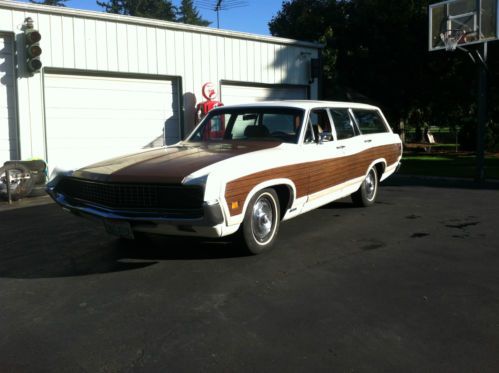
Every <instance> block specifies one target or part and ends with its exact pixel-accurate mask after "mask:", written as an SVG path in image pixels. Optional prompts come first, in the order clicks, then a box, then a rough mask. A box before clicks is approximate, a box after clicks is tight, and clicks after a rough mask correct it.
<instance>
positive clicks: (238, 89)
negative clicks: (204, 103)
mask: <svg viewBox="0 0 499 373" xmlns="http://www.w3.org/2000/svg"><path fill="white" fill-rule="evenodd" d="M221 98H222V100H221V101H222V102H223V103H224V105H233V104H244V103H248V102H255V101H271V100H306V99H307V88H306V87H302V86H296V87H292V86H286V87H284V86H275V87H251V86H242V85H230V84H222V87H221Z"/></svg>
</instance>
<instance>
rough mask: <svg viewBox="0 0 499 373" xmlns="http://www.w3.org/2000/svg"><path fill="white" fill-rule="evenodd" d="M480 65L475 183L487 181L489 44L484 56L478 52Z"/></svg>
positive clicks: (483, 53) (484, 49)
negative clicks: (486, 130) (486, 140)
mask: <svg viewBox="0 0 499 373" xmlns="http://www.w3.org/2000/svg"><path fill="white" fill-rule="evenodd" d="M476 53H477V55H478V59H479V61H477V62H478V63H477V65H478V126H477V132H476V133H477V137H476V147H477V149H476V176H475V181H476V182H478V183H483V182H484V181H485V128H486V124H487V42H485V43H483V47H482V54H481V55H480V50H479V49H477V51H476Z"/></svg>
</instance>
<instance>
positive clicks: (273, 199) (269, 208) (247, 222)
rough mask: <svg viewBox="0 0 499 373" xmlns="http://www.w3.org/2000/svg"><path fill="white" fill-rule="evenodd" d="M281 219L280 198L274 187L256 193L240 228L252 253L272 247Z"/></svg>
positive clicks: (245, 243) (244, 242) (258, 252)
mask: <svg viewBox="0 0 499 373" xmlns="http://www.w3.org/2000/svg"><path fill="white" fill-rule="evenodd" d="M279 221H280V210H279V199H278V198H277V194H276V192H275V191H274V189H270V188H268V189H263V190H261V191H260V192H258V193H256V194H255V195H254V196H253V198H252V199H251V201H250V203H249V204H248V208H247V209H246V213H245V214H244V220H243V223H242V225H241V228H240V229H241V231H240V234H241V236H242V237H241V238H242V240H243V244H244V246H245V247H246V248H247V250H248V251H249V252H250V253H251V254H260V253H262V252H264V251H268V250H270V249H271V248H272V246H273V245H274V242H275V240H276V236H277V232H278V230H279Z"/></svg>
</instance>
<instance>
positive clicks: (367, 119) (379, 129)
mask: <svg viewBox="0 0 499 373" xmlns="http://www.w3.org/2000/svg"><path fill="white" fill-rule="evenodd" d="M353 114H354V115H355V119H357V123H358V124H359V129H360V132H361V133H362V134H363V135H370V134H373V133H384V132H388V128H386V125H385V121H384V120H383V118H381V115H380V114H379V112H378V111H377V110H361V109H354V110H353Z"/></svg>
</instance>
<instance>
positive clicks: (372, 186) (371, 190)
mask: <svg viewBox="0 0 499 373" xmlns="http://www.w3.org/2000/svg"><path fill="white" fill-rule="evenodd" d="M364 185H365V186H366V197H367V199H368V200H372V199H373V198H374V195H375V194H376V176H374V171H373V170H371V171H369V174H367V177H366V180H365V181H364Z"/></svg>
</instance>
